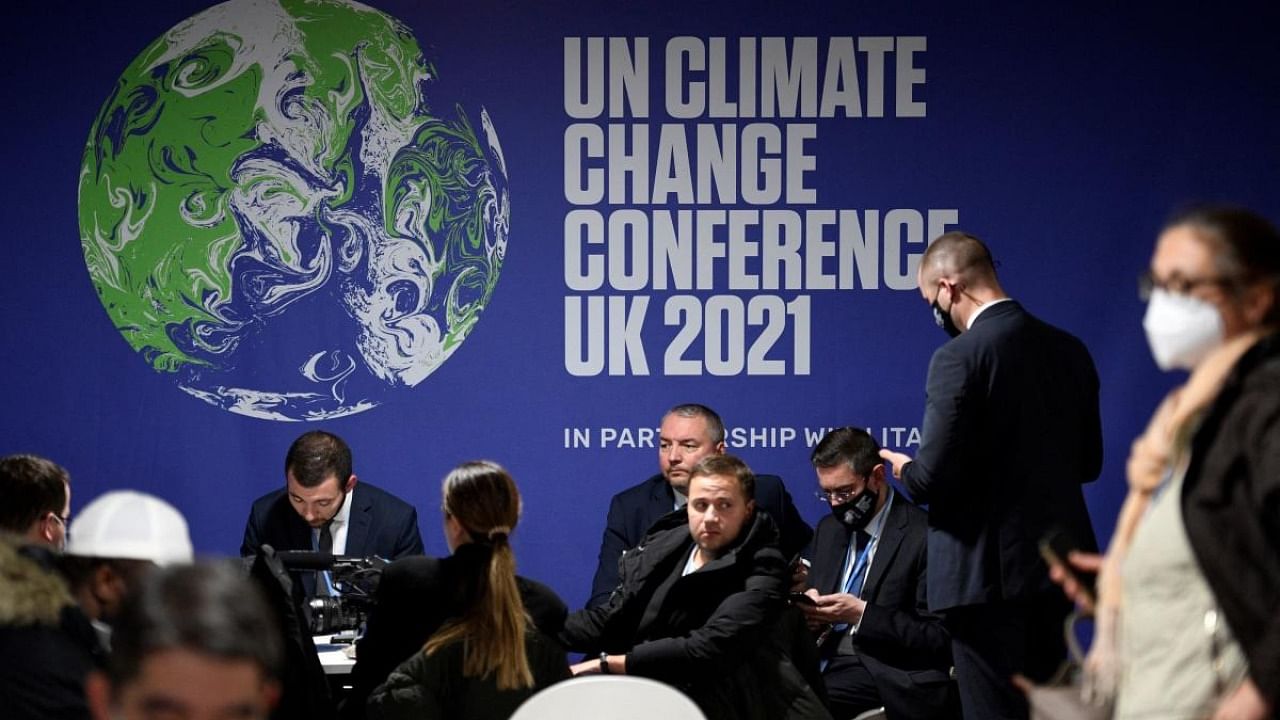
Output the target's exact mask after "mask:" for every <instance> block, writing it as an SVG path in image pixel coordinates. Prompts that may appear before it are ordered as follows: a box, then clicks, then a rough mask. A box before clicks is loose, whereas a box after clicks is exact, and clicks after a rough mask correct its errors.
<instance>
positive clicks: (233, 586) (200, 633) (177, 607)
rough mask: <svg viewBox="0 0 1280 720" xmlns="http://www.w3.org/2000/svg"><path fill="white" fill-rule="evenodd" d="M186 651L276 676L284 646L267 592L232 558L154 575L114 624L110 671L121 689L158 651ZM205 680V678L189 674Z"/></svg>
mask: <svg viewBox="0 0 1280 720" xmlns="http://www.w3.org/2000/svg"><path fill="white" fill-rule="evenodd" d="M166 650H187V651H190V652H193V653H197V654H200V655H208V656H212V657H215V658H218V659H221V660H229V661H237V660H243V661H248V662H251V663H253V664H254V665H257V666H258V667H259V668H260V669H261V670H262V673H263V675H264V677H277V676H278V675H279V671H280V663H281V657H282V653H283V649H282V647H281V639H280V633H279V631H278V630H277V628H276V624H275V620H274V618H273V617H272V615H271V612H270V610H269V609H268V606H267V603H266V600H264V599H263V597H262V594H261V591H260V590H259V589H258V587H257V586H256V585H254V584H253V583H252V582H251V581H250V580H249V578H248V577H247V576H246V575H245V574H244V571H243V569H241V568H240V567H238V566H237V565H236V564H234V563H231V562H226V561H219V562H203V563H197V564H195V565H175V566H172V567H168V568H161V569H157V570H156V571H155V572H151V573H148V574H147V575H146V577H145V578H144V579H143V580H142V582H141V583H140V586H139V588H138V591H137V592H135V593H132V594H130V595H129V596H128V597H127V598H126V599H125V601H124V604H123V606H122V607H121V610H120V616H119V617H118V618H117V619H116V622H115V623H114V624H113V626H112V633H111V658H110V660H109V662H108V663H107V674H108V675H109V676H110V678H111V682H112V684H113V685H114V686H115V687H116V688H120V687H122V686H124V685H127V684H128V683H130V682H132V681H134V680H136V679H137V677H138V675H139V674H140V673H141V671H142V665H143V663H145V662H146V660H147V658H148V657H150V656H151V655H153V654H155V653H159V652H164V651H166ZM189 680H190V682H199V678H190V679H189Z"/></svg>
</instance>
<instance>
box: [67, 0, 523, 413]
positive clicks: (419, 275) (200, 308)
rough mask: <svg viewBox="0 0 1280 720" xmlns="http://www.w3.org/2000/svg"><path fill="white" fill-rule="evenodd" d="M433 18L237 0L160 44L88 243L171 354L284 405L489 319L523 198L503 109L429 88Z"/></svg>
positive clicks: (349, 6) (86, 214) (106, 134)
mask: <svg viewBox="0 0 1280 720" xmlns="http://www.w3.org/2000/svg"><path fill="white" fill-rule="evenodd" d="M435 74H436V71H435V67H434V66H433V65H432V64H430V63H428V62H427V61H426V60H425V59H424V57H423V54H422V51H421V50H420V48H419V47H418V44H417V42H416V40H415V39H414V36H413V33H412V32H411V31H410V30H409V29H408V28H407V27H405V26H404V25H403V24H402V23H401V22H399V21H398V20H396V19H395V18H392V17H391V16H389V15H387V14H385V13H382V12H380V11H378V10H375V9H372V8H369V7H367V6H364V5H361V4H359V3H355V2H346V1H344V0H322V1H317V0H308V1H307V2H300V1H298V2H295V1H290V0H281V1H275V0H232V1H231V2H225V3H222V4H220V5H216V6H214V7H211V8H209V9H208V10H205V11H204V12H201V13H199V14H197V15H194V16H192V17H191V18H188V19H187V20H185V21H183V22H181V23H179V24H178V25H177V26H175V27H174V28H172V29H171V30H169V31H168V32H167V33H165V34H164V35H163V36H161V37H160V38H158V39H157V40H156V41H155V42H153V43H151V45H150V46H148V47H147V48H146V49H145V50H143V51H142V53H141V54H140V55H138V57H137V58H136V59H135V60H134V61H133V62H132V64H130V65H129V67H128V68H127V69H126V70H125V71H124V72H123V74H122V75H121V76H120V79H119V80H118V82H117V83H116V86H115V88H114V89H113V90H112V92H111V94H110V96H109V97H108V98H107V100H106V102H105V103H104V104H103V106H102V110H101V111H100V112H99V113H98V116H97V117H96V119H95V120H94V123H93V126H92V129H91V130H90V132H89V139H88V142H87V144H86V146H85V151H84V157H83V162H82V165H81V169H80V180H79V224H80V241H81V245H82V246H83V250H84V257H85V264H86V265H87V267H88V270H89V275H90V277H91V279H92V281H93V285H94V288H95V289H96V290H97V293H98V297H99V299H100V300H101V301H102V305H103V307H104V308H105V309H106V311H107V314H108V316H109V317H110V318H111V321H112V322H113V323H114V325H115V327H116V328H117V329H118V330H119V331H120V333H121V335H122V336H123V337H124V339H125V341H126V342H128V343H129V345H130V346H131V347H132V348H133V349H134V350H135V351H136V352H137V353H138V354H139V355H141V356H142V358H143V359H144V360H145V361H146V362H147V363H148V364H149V365H150V367H151V368H153V369H154V370H155V371H157V372H158V373H162V374H164V375H166V376H168V377H171V378H172V379H173V380H174V381H175V382H176V383H177V385H178V386H179V387H180V388H181V389H182V390H184V391H185V392H187V393H189V394H191V395H193V396H195V397H197V398H200V399H201V400H204V401H205V402H208V403H210V404H212V405H214V406H216V407H219V408H222V409H224V410H228V411H230V412H234V413H239V414H241V415H247V416H252V417H257V418H264V419H271V420H295V421H297V420H321V419H328V418H334V417H339V416H343V415H350V414H352V413H357V412H361V411H364V410H368V409H370V408H373V407H375V406H377V405H379V404H380V403H382V402H384V401H385V400H386V398H387V396H388V395H389V394H390V393H393V392H396V391H397V390H399V389H401V388H406V387H413V386H416V385H418V384H419V383H421V382H422V381H423V380H424V379H425V378H426V377H427V376H429V375H430V374H431V373H432V372H434V371H435V370H436V369H437V368H439V367H440V365H441V364H442V363H444V361H445V360H447V359H448V358H449V356H450V355H452V354H453V353H454V351H456V350H457V349H458V347H459V346H460V345H461V344H462V342H463V341H464V340H465V339H466V338H467V336H468V334H469V333H470V332H471V330H472V329H473V328H474V327H475V325H476V323H477V321H478V320H479V318H480V314H481V312H482V311H483V310H484V308H485V306H486V305H487V303H488V302H489V299H490V297H491V296H492V294H493V289H494V286H495V285H496V284H497V281H498V276H499V274H500V272H501V269H502V261H503V257H504V256H505V253H506V245H507V232H508V220H509V213H510V204H509V198H508V192H507V178H506V168H505V165H504V162H503V157H502V150H501V147H500V146H499V144H498V137H497V134H496V132H495V131H494V128H493V125H492V123H491V122H490V120H489V117H488V114H487V113H486V112H484V110H483V109H482V110H481V112H480V114H479V118H478V122H477V123H473V122H472V120H471V118H469V117H468V115H467V114H466V112H465V111H464V110H463V109H462V108H461V107H460V106H459V107H446V108H441V107H440V105H444V104H445V103H441V102H439V100H438V99H437V100H436V101H435V102H428V94H427V89H428V86H429V85H430V80H432V78H433V77H434V76H435Z"/></svg>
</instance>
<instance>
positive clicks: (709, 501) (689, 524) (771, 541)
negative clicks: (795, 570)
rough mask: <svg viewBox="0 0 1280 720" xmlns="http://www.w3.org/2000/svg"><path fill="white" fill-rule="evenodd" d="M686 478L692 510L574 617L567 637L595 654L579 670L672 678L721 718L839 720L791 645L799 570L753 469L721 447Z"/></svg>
mask: <svg viewBox="0 0 1280 720" xmlns="http://www.w3.org/2000/svg"><path fill="white" fill-rule="evenodd" d="M685 477H686V482H687V485H686V486H685V487H686V492H687V493H688V497H689V502H688V504H687V506H686V510H685V511H683V512H671V513H668V514H667V515H666V516H665V517H663V518H662V519H661V520H660V521H659V522H658V523H657V524H656V525H654V526H653V528H652V529H651V531H650V532H649V533H648V534H647V535H646V536H645V537H644V538H643V541H642V542H641V543H640V544H639V545H638V546H637V547H636V548H634V549H633V550H631V551H629V552H627V554H626V555H625V556H624V557H623V558H622V562H621V563H620V565H621V566H622V567H621V570H622V580H621V584H620V586H619V588H618V592H615V593H613V594H611V595H610V596H609V597H608V599H607V602H606V603H605V604H604V605H602V606H599V607H589V608H586V609H583V610H579V611H578V612H576V613H573V614H571V615H569V618H568V619H567V620H566V621H565V625H564V631H563V632H562V633H561V634H560V639H561V640H562V641H563V642H564V643H565V645H566V647H568V648H569V649H570V650H575V651H578V652H585V653H587V654H588V656H589V657H590V659H588V660H585V661H583V662H580V663H578V664H576V665H574V666H573V667H571V668H570V670H571V671H572V672H573V674H574V675H587V674H595V673H605V674H617V675H622V674H626V675H639V676H641V677H648V678H652V679H655V680H659V681H661V682H665V683H667V684H669V685H673V686H675V687H677V688H679V689H680V690H681V691H682V692H684V693H685V694H686V695H688V696H689V697H690V699H692V700H693V701H694V702H695V703H697V705H698V707H699V708H701V709H702V712H703V713H704V714H705V715H706V716H707V717H708V718H709V719H710V720H808V719H812V720H830V717H831V716H830V715H829V714H828V713H827V711H826V708H824V707H823V706H822V702H821V701H820V700H819V699H818V697H817V695H816V694H815V693H814V691H813V690H812V689H811V688H810V686H809V684H808V683H807V682H806V681H805V679H804V677H803V676H802V675H801V673H800V671H799V670H798V669H797V668H796V666H795V665H794V664H793V663H792V661H791V659H790V658H789V657H788V655H787V652H786V650H785V649H784V648H787V647H790V646H791V643H790V641H789V638H787V637H786V636H785V633H786V630H787V626H786V625H785V624H784V623H780V622H779V618H780V616H781V614H782V612H783V610H784V606H785V603H786V599H785V598H786V590H787V582H788V576H789V570H788V567H787V561H786V559H785V558H784V557H783V555H782V553H781V552H779V550H778V548H777V539H778V530H777V527H776V526H775V525H774V522H773V519H772V518H770V517H769V516H768V515H765V514H764V513H761V512H758V510H757V507H756V503H755V501H754V499H753V495H754V489H755V488H754V486H755V478H754V476H753V475H752V473H751V470H750V469H749V468H748V467H747V465H746V463H744V462H742V461H741V460H739V459H738V458H736V457H733V456H731V455H721V454H718V453H717V454H713V455H710V456H708V457H705V458H703V459H702V460H701V461H700V462H698V463H697V464H696V465H694V466H693V467H691V468H689V469H688V470H687V473H686V476H685Z"/></svg>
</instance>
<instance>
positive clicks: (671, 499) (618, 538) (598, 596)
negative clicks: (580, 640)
mask: <svg viewBox="0 0 1280 720" xmlns="http://www.w3.org/2000/svg"><path fill="white" fill-rule="evenodd" d="M724 448H725V446H724V422H723V421H721V420H720V416H719V415H718V414H716V412H715V411H714V410H712V409H711V408H709V407H707V406H705V405H698V404H695V403H688V404H684V405H677V406H675V407H673V408H671V409H670V410H668V411H667V414H666V415H664V416H663V418H662V426H661V428H660V429H659V431H658V467H659V469H660V470H661V472H659V473H658V474H657V475H654V476H653V477H650V478H649V479H648V480H645V481H644V482H642V483H640V484H639V485H633V486H631V487H629V488H627V489H626V490H623V491H622V492H620V493H618V494H617V495H614V496H613V500H612V501H611V502H610V503H609V518H608V520H607V521H606V522H605V528H604V537H603V538H602V539H601V540H600V561H599V565H598V566H597V567H596V575H595V579H594V580H593V581H592V583H591V598H590V599H589V600H588V601H587V607H598V606H600V605H603V604H604V603H605V601H607V600H608V599H609V594H610V593H612V592H613V590H614V588H616V587H617V586H618V558H620V557H622V553H623V552H624V551H626V550H629V549H631V548H633V547H635V546H636V545H638V544H640V540H641V539H642V538H644V536H645V533H646V532H647V531H648V530H649V528H650V527H652V526H653V524H654V523H655V522H657V521H658V520H659V519H660V518H662V517H664V516H666V515H668V514H670V513H671V512H673V511H674V510H678V509H680V508H682V507H684V505H685V498H686V496H687V494H688V492H689V470H690V469H691V468H692V467H693V466H694V465H697V464H698V461H699V460H701V459H703V458H704V457H707V456H708V455H722V454H724ZM755 480H756V486H755V503H756V507H757V508H759V509H761V510H764V511H765V512H767V513H769V515H770V516H771V517H772V518H773V521H774V523H776V524H777V526H778V529H779V532H780V533H781V536H782V538H781V542H780V544H781V547H782V551H783V553H784V554H785V555H786V557H787V558H792V557H795V556H796V555H797V554H798V553H799V552H800V551H801V550H803V549H804V548H805V547H806V546H807V545H808V544H809V539H810V538H811V537H813V529H812V528H810V527H809V525H808V524H807V523H805V521H804V518H802V517H800V513H799V512H798V511H797V510H796V507H795V504H794V503H792V502H791V495H790V494H789V493H788V492H787V488H786V486H785V485H783V484H782V478H780V477H778V476H777V475H756V476H755Z"/></svg>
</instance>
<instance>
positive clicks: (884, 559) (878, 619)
mask: <svg viewBox="0 0 1280 720" xmlns="http://www.w3.org/2000/svg"><path fill="white" fill-rule="evenodd" d="M890 492H893V490H892V489H891V490H890ZM888 512H889V515H888V517H886V518H885V521H884V526H883V527H882V529H881V531H880V539H879V540H878V541H877V546H876V551H875V556H874V558H873V559H872V562H871V567H870V568H869V569H868V571H867V577H866V580H865V581H864V582H863V585H862V593H861V597H862V599H863V600H865V601H866V603H867V607H866V609H865V610H864V611H863V615H862V621H861V622H860V623H859V625H858V631H857V633H855V634H854V636H853V640H854V643H853V644H854V648H855V649H856V651H857V653H858V655H859V657H860V658H861V659H862V662H863V665H864V666H865V667H866V668H867V670H868V672H870V673H871V677H872V678H873V679H874V680H875V682H876V687H877V688H878V689H879V690H880V700H881V702H882V703H883V704H884V706H885V707H886V708H887V709H888V711H889V715H890V717H903V718H930V717H939V716H942V715H944V714H945V713H946V712H947V709H948V708H947V703H948V701H949V693H950V686H951V678H950V672H949V670H950V666H951V637H950V636H949V635H948V634H947V631H946V630H945V629H944V628H943V626H942V620H941V618H939V617H938V616H936V615H932V614H930V613H929V611H928V600H927V598H926V588H927V587H928V581H927V579H926V572H927V567H928V565H927V560H926V556H927V552H926V544H927V537H928V519H927V518H926V516H925V513H924V511H923V510H921V509H920V508H918V507H916V506H915V505H912V504H911V503H910V502H909V501H908V500H907V499H906V498H905V497H903V496H901V495H898V496H897V497H895V498H894V499H893V503H892V504H891V505H890V506H889V510H888ZM852 536H853V533H851V532H850V531H849V529H848V528H847V527H845V526H844V525H842V524H841V523H840V521H838V520H836V519H835V518H834V517H831V516H827V517H825V518H823V519H822V521H821V522H819V523H818V531H817V534H815V535H814V538H813V557H812V558H811V560H812V563H813V566H812V568H811V569H810V571H809V582H810V584H812V586H813V587H815V588H817V590H818V591H819V592H821V593H822V594H824V595H830V594H831V593H835V592H843V591H844V588H843V587H841V584H840V580H841V576H842V575H843V573H844V564H845V559H846V557H847V554H848V551H849V542H850V539H851V538H852ZM838 642H839V638H838V637H832V638H829V639H828V643H829V644H830V643H838ZM830 685H831V683H830V682H828V687H830Z"/></svg>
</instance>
